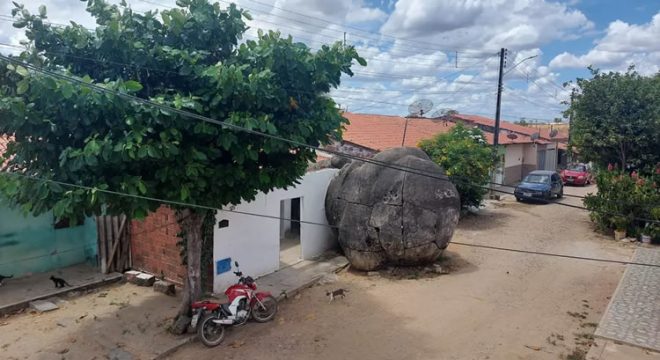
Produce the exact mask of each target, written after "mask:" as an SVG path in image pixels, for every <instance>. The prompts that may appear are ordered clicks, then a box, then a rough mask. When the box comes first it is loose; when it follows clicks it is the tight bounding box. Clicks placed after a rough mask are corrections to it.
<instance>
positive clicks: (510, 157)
mask: <svg viewBox="0 0 660 360" xmlns="http://www.w3.org/2000/svg"><path fill="white" fill-rule="evenodd" d="M522 159H523V144H511V145H507V146H506V152H505V153H504V167H505V168H506V167H511V166H516V165H521V164H522Z"/></svg>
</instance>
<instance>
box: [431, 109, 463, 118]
mask: <svg viewBox="0 0 660 360" xmlns="http://www.w3.org/2000/svg"><path fill="white" fill-rule="evenodd" d="M456 114H458V111H456V110H454V109H449V108H442V109H438V110H436V111H434V112H433V113H431V116H430V117H431V118H432V119H437V118H441V117H445V116H451V115H456Z"/></svg>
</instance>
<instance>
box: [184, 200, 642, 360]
mask: <svg viewBox="0 0 660 360" xmlns="http://www.w3.org/2000/svg"><path fill="white" fill-rule="evenodd" d="M590 189H593V188H567V190H566V192H567V193H569V192H570V193H576V194H584V193H585V192H586V191H589V190H590ZM565 201H570V202H571V203H577V202H576V201H575V199H568V200H565ZM454 240H456V241H461V242H470V243H482V244H490V245H497V246H507V247H515V248H521V249H528V250H541V251H546V252H555V253H564V254H576V255H582V256H593V257H601V258H608V259H629V258H630V256H631V255H632V252H633V249H634V245H630V244H621V243H614V242H613V241H611V240H610V238H609V237H604V236H600V235H598V234H596V233H594V232H593V231H592V228H591V225H590V223H589V220H588V215H587V213H586V212H584V211H581V210H577V209H571V208H567V207H559V206H557V205H539V204H524V203H523V204H520V203H516V202H515V201H512V200H511V199H506V200H504V201H502V202H499V203H496V204H495V205H493V206H491V207H490V209H488V210H486V211H482V212H481V213H480V214H479V215H478V216H472V217H469V218H467V219H465V220H463V221H462V222H461V224H460V227H459V229H458V230H457V232H456V235H455V237H454ZM441 263H442V264H444V265H443V266H446V267H447V268H450V269H452V272H451V274H449V275H442V276H437V277H432V278H420V279H400V278H398V277H397V276H391V275H389V273H387V272H384V273H383V275H382V276H376V277H368V276H365V275H363V274H360V273H353V272H351V271H348V272H344V273H342V274H340V276H339V280H338V281H337V282H335V283H332V284H326V285H320V286H315V287H313V288H310V289H308V290H306V291H304V292H303V293H302V294H301V295H300V296H299V297H297V298H293V299H289V301H286V302H284V303H283V304H282V305H281V308H280V313H279V315H278V316H277V319H276V320H275V321H274V322H272V323H268V324H256V323H249V324H248V325H246V326H244V327H242V328H237V329H231V330H232V331H230V334H229V335H228V337H227V338H226V339H225V342H224V343H223V344H222V345H221V346H219V347H217V348H213V349H208V348H205V347H203V346H202V345H201V344H200V343H194V344H190V345H187V346H185V347H183V348H182V349H181V350H180V351H178V352H176V353H175V354H173V355H172V357H171V358H172V359H200V360H201V359H214V358H218V357H221V358H223V359H286V360H290V359H315V360H322V359H333V360H334V359H443V360H452V359H506V360H512V359H513V360H515V359H565V358H567V356H568V355H571V354H572V355H578V354H579V353H581V352H582V353H586V350H587V349H588V347H589V345H590V343H591V340H590V339H591V338H592V334H593V332H594V326H595V325H596V324H597V323H598V321H599V319H600V317H601V315H602V313H603V311H604V310H605V307H606V306H607V303H608V301H609V298H610V296H611V295H612V293H613V292H614V290H615V288H616V285H617V283H618V281H619V279H620V277H621V275H622V273H623V270H624V267H623V266H621V265H616V264H607V263H598V262H589V261H580V260H570V259H561V258H554V257H546V256H530V255H526V254H518V253H510V252H502V251H494V250H487V249H479V248H470V247H464V246H458V245H450V246H449V248H448V250H447V251H446V253H445V255H444V257H443V259H442V262H441ZM337 288H345V289H348V290H349V293H348V295H347V296H346V298H345V299H338V300H335V301H334V302H332V303H328V299H327V297H326V296H325V292H326V291H327V290H333V289H337ZM568 358H569V359H580V358H581V357H568Z"/></svg>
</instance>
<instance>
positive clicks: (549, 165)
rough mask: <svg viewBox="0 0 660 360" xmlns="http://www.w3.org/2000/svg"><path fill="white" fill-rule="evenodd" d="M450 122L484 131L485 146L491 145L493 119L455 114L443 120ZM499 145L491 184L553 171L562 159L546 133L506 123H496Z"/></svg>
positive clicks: (556, 143) (553, 141)
mask: <svg viewBox="0 0 660 360" xmlns="http://www.w3.org/2000/svg"><path fill="white" fill-rule="evenodd" d="M446 118H447V120H449V121H451V122H454V123H459V122H460V123H463V124H466V125H469V126H475V127H478V128H479V129H481V130H483V131H484V132H486V134H487V135H488V137H489V138H488V141H489V143H491V144H492V143H493V133H494V132H495V120H494V119H491V118H487V117H484V116H479V115H465V114H455V115H451V116H449V117H446ZM499 144H500V145H503V146H504V148H505V151H504V154H502V160H503V161H501V162H500V168H499V169H497V174H496V176H497V178H496V180H495V182H497V183H503V184H506V185H511V184H515V183H516V182H519V181H520V180H522V178H524V177H525V176H526V175H527V174H528V173H529V172H530V171H533V170H557V166H558V164H559V163H560V161H561V159H562V153H563V152H564V150H565V147H564V149H561V147H562V146H561V145H560V142H559V141H558V139H555V138H553V137H551V136H550V132H549V131H548V132H546V133H542V132H541V131H539V130H537V129H535V128H532V127H527V126H522V125H517V124H514V123H511V122H508V121H504V120H502V121H500V136H499Z"/></svg>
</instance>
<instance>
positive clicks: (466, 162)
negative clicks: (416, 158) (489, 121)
mask: <svg viewBox="0 0 660 360" xmlns="http://www.w3.org/2000/svg"><path fill="white" fill-rule="evenodd" d="M418 146H419V147H420V148H421V149H422V150H424V152H426V154H428V155H429V157H430V158H431V160H433V161H434V162H435V163H437V164H438V165H440V166H442V167H443V168H444V170H445V173H446V174H447V175H448V176H449V177H450V179H451V181H452V182H453V183H454V185H456V189H457V190H458V193H459V195H460V197H461V207H462V208H463V209H466V208H468V207H470V206H479V205H481V202H482V201H483V198H484V195H486V192H487V191H488V190H487V187H488V184H489V182H490V170H491V169H492V167H493V152H492V148H491V147H490V146H489V145H488V142H487V141H486V138H485V137H484V134H483V132H481V130H479V129H477V128H468V127H465V126H463V125H462V124H457V125H456V126H454V127H453V128H452V129H451V130H450V131H449V132H448V133H445V134H439V135H436V136H435V137H434V138H432V139H428V140H422V141H421V142H420V143H419V145H418Z"/></svg>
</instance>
